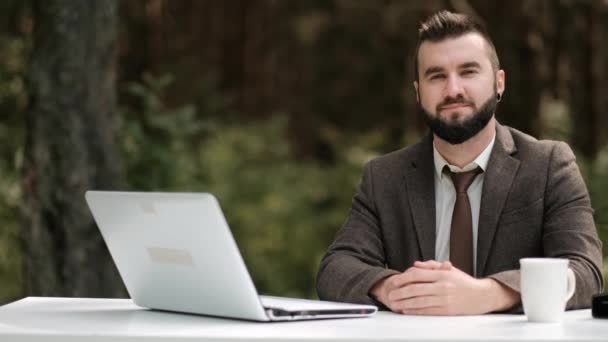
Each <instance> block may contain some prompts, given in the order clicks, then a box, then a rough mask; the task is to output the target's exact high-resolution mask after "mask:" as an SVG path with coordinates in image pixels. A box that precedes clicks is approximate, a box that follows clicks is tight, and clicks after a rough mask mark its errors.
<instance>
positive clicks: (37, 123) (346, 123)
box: [0, 0, 608, 304]
mask: <svg viewBox="0 0 608 342" xmlns="http://www.w3.org/2000/svg"><path fill="white" fill-rule="evenodd" d="M441 9H448V10H453V11H458V12H462V13H467V14H470V15H474V16H477V17H479V18H481V20H482V21H483V22H484V23H485V24H486V25H487V26H488V29H489V31H490V34H491V36H492V37H493V39H494V42H495V44H496V48H497V50H498V55H499V57H500V60H501V65H502V68H503V69H504V70H505V71H506V75H507V78H506V79H507V82H506V84H507V90H506V93H505V96H504V98H503V101H502V102H501V103H500V106H499V109H498V113H497V116H498V119H499V121H500V122H501V123H504V124H508V125H511V126H513V127H516V128H518V129H520V130H522V131H525V132H527V133H530V134H532V135H534V136H536V137H538V138H547V139H559V140H565V141H567V142H568V143H570V144H571V146H572V147H573V149H574V150H575V153H576V155H577V161H578V164H579V166H580V168H581V170H582V172H583V175H584V177H585V180H586V182H587V185H588V188H589V191H590V193H591V197H592V204H593V206H594V208H595V221H596V225H597V228H598V231H599V233H600V236H601V237H602V240H603V241H604V242H606V241H607V239H608V147H607V144H606V142H607V140H608V139H607V137H606V134H605V130H606V129H607V128H608V115H607V114H606V108H608V96H607V95H606V94H608V35H607V33H608V1H606V0H513V1H482V0H470V1H464V0H452V1H439V0H425V1H396V0H382V1H380V0H378V1H373V0H310V1H279V0H255V1H251V0H226V1H212V0H170V1H168V0H124V1H117V0H87V1H81V0H40V1H35V0H4V1H2V2H1V3H0V304H1V303H6V302H9V301H12V300H15V299H18V298H21V297H24V296H31V295H38V296H81V297H122V296H125V295H126V292H125V289H124V288H123V285H122V282H121V281H120V279H119V277H118V275H117V272H116V270H115V267H114V265H113V263H112V261H111V259H110V258H109V256H108V253H107V250H106V247H105V245H104V243H103V241H102V239H101V236H100V235H99V232H98V230H97V228H96V226H95V224H94V222H93V220H92V217H91V215H90V213H89V211H88V209H87V207H86V205H85V203H84V197H83V196H84V192H85V191H86V190H88V189H123V190H138V191H187V192H196V191H209V192H213V193H215V194H216V195H217V197H218V198H219V199H220V203H221V204H222V206H223V208H224V210H225V212H226V215H227V217H228V221H229V223H230V225H231V227H232V229H233V232H234V234H235V237H236V239H237V242H238V244H239V246H240V248H241V250H242V252H243V255H244V259H245V261H246V263H247V265H248V267H249V268H250V270H251V272H252V276H253V278H254V281H255V283H256V284H257V286H258V288H259V290H260V292H262V293H266V294H275V295H287V296H298V297H309V298H315V296H316V294H315V290H314V279H315V275H316V271H317V267H318V264H319V261H320V259H321V257H322V255H323V253H324V251H325V250H326V248H327V247H328V245H329V244H330V242H331V241H332V239H333V237H334V235H335V233H336V231H337V229H339V227H340V226H341V224H342V223H343V221H344V220H345V218H346V216H347V214H348V210H349V206H350V201H351V197H352V195H353V193H354V191H355V189H356V186H357V184H358V182H359V180H360V176H361V171H362V166H363V165H364V163H365V162H366V161H368V160H369V159H371V158H373V157H375V156H379V155H381V154H384V153H387V152H389V151H392V150H396V149H399V148H401V147H403V146H406V145H408V144H411V143H413V142H415V141H416V140H418V139H419V138H420V137H421V136H422V135H423V134H425V132H426V127H425V124H424V122H423V121H422V120H421V117H420V116H419V115H418V114H417V110H416V102H415V97H414V91H413V87H412V81H413V80H414V75H413V73H414V64H413V63H414V56H413V53H414V48H415V44H416V38H417V36H416V35H417V27H418V25H419V23H420V22H421V21H422V20H423V19H424V18H425V17H427V16H428V15H429V14H431V13H433V12H435V11H437V10H441ZM604 251H606V249H604ZM604 255H606V252H604ZM605 264H607V263H606V262H605ZM606 274H607V272H606V270H604V275H606Z"/></svg>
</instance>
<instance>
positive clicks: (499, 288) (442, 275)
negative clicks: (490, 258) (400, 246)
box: [371, 260, 519, 315]
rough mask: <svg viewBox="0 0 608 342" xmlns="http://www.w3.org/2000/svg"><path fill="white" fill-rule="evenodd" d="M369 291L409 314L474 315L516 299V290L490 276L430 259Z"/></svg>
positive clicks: (390, 307)
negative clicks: (475, 275) (477, 277)
mask: <svg viewBox="0 0 608 342" xmlns="http://www.w3.org/2000/svg"><path fill="white" fill-rule="evenodd" d="M371 292H372V294H373V295H374V296H375V297H376V298H377V299H378V300H379V301H380V302H382V303H383V304H384V305H386V306H387V307H388V308H389V309H391V310H392V311H394V312H398V313H404V314H412V315H476V314H483V313H488V312H493V311H501V310H506V309H508V308H510V307H512V306H513V305H515V304H516V303H517V302H518V301H519V294H518V293H517V292H515V291H513V290H511V289H509V288H507V287H505V286H504V285H501V284H500V283H498V282H497V281H495V280H493V279H489V278H484V279H476V278H473V277H471V276H470V275H468V274H466V273H464V272H462V271H460V270H459V269H457V268H455V267H453V266H452V264H451V263H450V262H443V263H441V262H437V261H433V260H431V261H425V262H416V263H415V264H414V266H413V267H411V268H409V269H408V270H406V271H405V272H403V273H400V274H396V275H393V276H390V277H388V278H385V279H384V280H381V281H380V282H378V283H377V284H376V286H374V288H372V290H371Z"/></svg>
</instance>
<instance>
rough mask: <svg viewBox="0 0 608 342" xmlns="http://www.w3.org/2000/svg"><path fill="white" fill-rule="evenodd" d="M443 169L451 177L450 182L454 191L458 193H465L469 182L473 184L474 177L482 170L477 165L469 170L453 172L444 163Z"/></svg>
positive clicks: (469, 184)
mask: <svg viewBox="0 0 608 342" xmlns="http://www.w3.org/2000/svg"><path fill="white" fill-rule="evenodd" d="M444 170H445V172H446V173H447V174H449V175H450V177H451V178H452V183H454V188H455V189H456V193H459V194H462V193H464V194H466V193H467V190H468V189H469V187H470V186H471V184H473V181H474V180H475V177H477V175H478V174H480V173H482V172H483V170H482V169H481V168H480V167H479V166H478V167H476V168H475V169H473V170H471V171H467V172H459V173H455V172H452V171H451V170H450V168H449V167H448V166H447V165H446V166H445V167H444Z"/></svg>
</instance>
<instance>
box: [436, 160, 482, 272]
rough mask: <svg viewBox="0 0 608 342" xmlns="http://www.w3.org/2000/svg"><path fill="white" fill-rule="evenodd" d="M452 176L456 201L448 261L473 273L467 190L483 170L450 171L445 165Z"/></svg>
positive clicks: (471, 235)
mask: <svg viewBox="0 0 608 342" xmlns="http://www.w3.org/2000/svg"><path fill="white" fill-rule="evenodd" d="M445 169H446V170H447V173H448V174H449V175H450V176H451V177H452V182H453V183H454V188H455V189H456V203H454V212H453V214H452V227H451V230H450V261H451V262H452V264H453V265H454V266H455V267H456V268H458V269H460V270H461V271H463V272H466V273H468V274H470V275H474V274H473V221H472V219H471V203H469V196H468V195H467V190H468V189H469V186H471V183H473V180H475V177H477V175H478V174H480V173H482V172H483V170H482V169H481V168H479V167H477V168H476V169H474V170H471V171H467V172H462V173H452V172H451V171H450V169H449V168H448V167H447V165H446V167H445Z"/></svg>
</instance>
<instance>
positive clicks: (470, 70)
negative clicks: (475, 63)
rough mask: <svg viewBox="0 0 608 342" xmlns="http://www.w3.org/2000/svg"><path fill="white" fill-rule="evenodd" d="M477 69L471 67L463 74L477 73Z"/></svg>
mask: <svg viewBox="0 0 608 342" xmlns="http://www.w3.org/2000/svg"><path fill="white" fill-rule="evenodd" d="M476 73H477V70H473V69H469V70H465V71H463V72H462V74H463V75H473V74H476Z"/></svg>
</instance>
